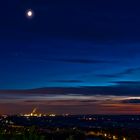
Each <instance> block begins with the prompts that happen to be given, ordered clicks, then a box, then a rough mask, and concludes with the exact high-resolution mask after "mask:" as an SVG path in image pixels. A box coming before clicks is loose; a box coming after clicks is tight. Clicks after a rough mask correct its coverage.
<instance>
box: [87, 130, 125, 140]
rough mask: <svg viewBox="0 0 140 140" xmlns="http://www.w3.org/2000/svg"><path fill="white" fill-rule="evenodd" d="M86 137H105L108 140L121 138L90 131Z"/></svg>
mask: <svg viewBox="0 0 140 140" xmlns="http://www.w3.org/2000/svg"><path fill="white" fill-rule="evenodd" d="M86 135H94V136H103V137H106V138H108V139H113V140H119V138H118V137H117V136H115V135H111V134H107V133H103V132H94V131H90V132H88V133H86ZM123 140H127V139H126V138H125V137H123Z"/></svg>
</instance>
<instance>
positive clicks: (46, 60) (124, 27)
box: [0, 0, 140, 96]
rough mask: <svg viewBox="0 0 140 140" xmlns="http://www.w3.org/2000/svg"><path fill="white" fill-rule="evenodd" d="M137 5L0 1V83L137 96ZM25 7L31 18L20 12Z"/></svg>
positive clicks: (139, 75) (139, 42)
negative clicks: (31, 15) (29, 10)
mask: <svg viewBox="0 0 140 140" xmlns="http://www.w3.org/2000/svg"><path fill="white" fill-rule="evenodd" d="M139 5H140V2H138V1H134V2H132V1H120V0H119V1H112V0H108V1H104V0H94V1H93V0H83V1H82V0H74V1H72V0H67V1H58V0H51V1H50V0H47V1H46V0H20V1H19V0H13V1H3V2H1V4H0V89H1V90H10V89H12V90H18V89H20V90H23V89H36V88H51V87H52V88H54V91H55V88H56V87H58V88H62V91H63V88H67V90H66V92H67V93H69V94H70V93H71V94H76V93H78V94H80V93H82V95H87V92H89V93H90V95H110V96H116V95H119V96H130V95H131V96H133V95H135V96H139V85H140V64H139V62H140V57H139V56H140V8H139ZM28 9H32V10H33V11H34V17H33V18H30V19H29V18H27V17H26V12H27V10H28ZM83 87H85V88H87V87H88V88H89V89H88V90H85V89H84V90H83ZM134 87H135V88H134ZM73 88H78V89H79V90H78V91H75V90H73ZM106 88H107V89H106ZM116 88H117V90H116ZM99 89H102V90H99ZM130 89H131V90H130ZM51 90H52V91H53V89H51ZM71 90H72V91H71ZM54 91H53V92H54ZM47 92H48V91H47ZM62 93H63V92H62ZM8 94H9V93H8ZM59 94H60V93H59ZM65 94H66V93H65Z"/></svg>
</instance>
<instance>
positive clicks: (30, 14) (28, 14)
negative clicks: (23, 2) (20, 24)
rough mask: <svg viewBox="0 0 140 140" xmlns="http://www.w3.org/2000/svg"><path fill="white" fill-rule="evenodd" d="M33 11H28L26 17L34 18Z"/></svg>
mask: <svg viewBox="0 0 140 140" xmlns="http://www.w3.org/2000/svg"><path fill="white" fill-rule="evenodd" d="M33 14H34V13H33V11H32V10H27V12H26V15H27V17H28V18H32V17H33Z"/></svg>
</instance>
